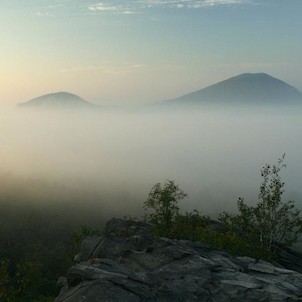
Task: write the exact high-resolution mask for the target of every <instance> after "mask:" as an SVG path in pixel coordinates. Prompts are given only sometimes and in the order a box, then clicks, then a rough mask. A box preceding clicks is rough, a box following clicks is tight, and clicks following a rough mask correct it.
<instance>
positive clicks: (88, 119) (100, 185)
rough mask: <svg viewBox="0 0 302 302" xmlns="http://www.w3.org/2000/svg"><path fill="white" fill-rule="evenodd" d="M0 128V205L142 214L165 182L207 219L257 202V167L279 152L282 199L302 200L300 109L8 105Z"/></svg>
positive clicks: (273, 159)
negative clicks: (37, 109) (91, 109)
mask: <svg viewBox="0 0 302 302" xmlns="http://www.w3.org/2000/svg"><path fill="white" fill-rule="evenodd" d="M0 129H1V131H0V144H1V148H0V159H1V160H0V181H1V183H0V193H1V203H2V204H3V203H4V204H11V205H12V204H19V205H20V204H24V203H26V202H31V203H34V204H36V205H39V206H43V205H45V204H48V207H49V206H50V207H52V206H54V207H55V204H57V203H63V204H65V205H66V211H67V212H68V211H70V209H72V208H73V207H75V206H76V205H81V207H82V209H86V211H87V212H86V214H87V215H86V218H87V217H89V215H96V213H95V211H94V210H92V212H91V213H90V214H89V209H96V208H97V209H98V215H99V216H100V217H107V216H111V215H115V216H123V215H132V216H140V215H142V214H143V209H142V203H143V201H144V200H145V198H146V196H147V194H148V192H149V191H150V189H151V187H152V186H153V185H154V184H155V183H156V182H164V181H165V180H166V179H172V180H175V181H176V183H177V184H179V185H180V187H181V188H182V189H183V190H184V191H185V192H187V193H188V194H189V197H188V198H187V199H186V200H184V201H182V208H183V209H188V210H191V209H194V208H196V209H198V210H200V211H201V212H202V213H205V214H210V215H214V216H215V215H216V214H217V213H219V212H222V211H224V210H233V209H234V208H235V204H236V200H237V198H238V197H239V196H244V197H246V200H247V201H248V203H250V204H253V203H255V202H256V200H257V194H258V189H259V185H260V182H261V177H260V168H261V167H262V166H263V165H264V164H265V163H276V161H277V159H278V158H279V157H281V155H282V154H283V153H286V162H287V164H288V165H287V168H286V169H285V170H284V171H283V172H282V177H283V180H284V181H285V183H286V186H285V187H286V190H287V196H286V197H288V198H292V199H294V200H296V202H297V205H298V206H299V207H301V206H300V205H302V203H301V201H302V199H301V196H302V188H301V181H300V180H301V175H302V163H301V159H300V158H301V147H302V131H301V129H302V119H301V110H300V109H299V110H297V109H295V108H292V109H291V110H284V109H282V110H281V109H280V110H270V109H269V108H266V109H265V110H260V109H255V108H254V109H251V110H250V109H247V108H246V109H244V110H238V109H236V110H235V108H233V109H229V110H222V109H219V110H218V109H217V108H216V109H213V108H212V109H204V110H194V111H190V110H186V111H184V110H174V111H173V112H172V111H167V110H164V111H163V112H160V111H156V110H152V112H148V111H147V110H139V111H132V112H131V111H128V112H122V111H106V112H105V111H104V112H103V111H98V112H81V111H74V112H63V113H62V112H61V113H59V112H54V111H53V112H49V113H46V112H42V111H41V112H32V111H27V110H16V111H13V112H1V113H0ZM84 213H85V211H82V212H81V213H78V215H79V216H81V215H84ZM61 214H62V213H61Z"/></svg>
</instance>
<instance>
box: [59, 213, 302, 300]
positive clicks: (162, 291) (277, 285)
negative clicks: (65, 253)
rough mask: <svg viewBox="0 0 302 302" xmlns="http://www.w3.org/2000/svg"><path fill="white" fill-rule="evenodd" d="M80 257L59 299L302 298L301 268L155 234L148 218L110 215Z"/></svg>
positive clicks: (61, 282)
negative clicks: (231, 253)
mask: <svg viewBox="0 0 302 302" xmlns="http://www.w3.org/2000/svg"><path fill="white" fill-rule="evenodd" d="M287 253H289V251H287ZM287 256H288V255H287ZM295 257H296V258H295V259H296V261H298V260H299V258H298V256H297V255H295ZM76 259H77V261H78V263H77V264H75V265H74V266H72V267H71V268H70V269H69V270H68V272H67V278H63V277H61V278H60V279H59V280H58V284H59V285H60V286H61V287H62V289H61V292H60V294H59V296H58V297H57V298H56V300H55V302H63V301H64V302H84V301H88V302H103V301H111V302H115V301H123V302H128V301H129V302H130V301H131V302H132V301H133V302H136V301H137V302H139V301H150V302H151V301H162V302H164V301H176V302H177V301H201V302H202V301H213V302H214V301H215V302H220V301H221V302H227V301H259V302H260V301H302V274H300V273H299V272H296V271H293V270H291V269H286V268H284V267H281V266H280V265H276V266H274V265H272V264H270V263H268V262H266V261H262V260H255V259H253V258H249V257H232V256H230V255H228V254H227V253H225V252H223V251H219V250H213V249H210V248H208V247H207V246H206V245H203V244H200V243H195V242H191V241H185V240H170V239H167V238H161V239H159V240H153V238H152V227H151V225H150V224H148V223H144V222H131V223H129V222H128V221H126V220H122V219H112V220H110V221H109V222H108V223H107V225H106V228H105V232H104V235H102V236H94V237H88V238H86V239H85V240H84V241H83V243H82V246H81V252H80V254H79V255H77V257H76Z"/></svg>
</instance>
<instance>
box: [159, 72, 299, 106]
mask: <svg viewBox="0 0 302 302" xmlns="http://www.w3.org/2000/svg"><path fill="white" fill-rule="evenodd" d="M299 102H300V103H302V93H301V92H300V91H299V90H298V89H296V88H295V87H293V86H291V85H289V84H287V83H285V82H284V81H281V80H279V79H277V78H274V77H272V76H270V75H268V74H266V73H243V74H240V75H238V76H235V77H232V78H229V79H227V80H224V81H222V82H219V83H216V84H213V85H211V86H208V87H206V88H203V89H200V90H198V91H195V92H192V93H189V94H185V95H183V96H181V97H179V98H176V99H172V100H168V101H164V103H165V104H168V103H174V104H188V103H192V104H202V103H213V104H214V103H225V104H227V103H242V104H246V103H247V104H251V103H252V104H260V103H263V104H272V103H274V104H288V103H299Z"/></svg>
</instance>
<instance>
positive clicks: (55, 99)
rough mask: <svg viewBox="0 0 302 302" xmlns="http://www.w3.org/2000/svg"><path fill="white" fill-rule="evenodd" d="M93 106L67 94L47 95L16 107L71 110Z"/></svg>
mask: <svg viewBox="0 0 302 302" xmlns="http://www.w3.org/2000/svg"><path fill="white" fill-rule="evenodd" d="M94 106H96V105H94V104H92V103H89V102H87V101H86V100H84V99H82V98H81V97H79V96H77V95H75V94H72V93H69V92H56V93H48V94H45V95H42V96H39V97H36V98H34V99H32V100H30V101H27V102H24V103H20V104H19V105H18V107H26V108H39V109H61V108H65V109H72V108H90V107H94Z"/></svg>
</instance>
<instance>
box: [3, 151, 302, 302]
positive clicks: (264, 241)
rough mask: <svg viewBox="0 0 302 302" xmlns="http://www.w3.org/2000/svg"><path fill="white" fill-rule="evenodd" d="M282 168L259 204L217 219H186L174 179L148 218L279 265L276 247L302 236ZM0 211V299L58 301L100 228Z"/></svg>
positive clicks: (48, 214)
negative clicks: (63, 281)
mask: <svg viewBox="0 0 302 302" xmlns="http://www.w3.org/2000/svg"><path fill="white" fill-rule="evenodd" d="M284 167H285V164H284V155H283V156H282V158H281V159H279V161H278V163H277V164H276V165H268V164H267V165H265V166H264V167H263V168H262V169H261V177H262V183H261V185H260V191H259V196H258V203H256V205H255V206H249V205H248V204H246V203H245V200H244V198H239V199H238V202H237V207H238V211H237V214H229V213H225V212H223V213H222V214H220V216H219V221H213V220H211V219H210V217H208V216H204V215H202V214H200V213H199V212H198V211H197V210H194V211H192V212H185V213H181V211H180V205H179V203H180V201H181V200H183V199H184V198H186V197H187V194H186V193H185V192H183V191H182V190H181V189H180V187H179V186H178V185H177V184H175V182H174V181H172V180H167V181H166V182H165V183H164V184H160V183H157V184H155V185H154V186H153V188H152V189H151V191H150V193H149V195H148V197H147V199H146V201H145V202H144V208H145V210H146V216H145V219H147V220H148V221H150V222H152V224H153V227H154V234H155V236H158V237H169V238H175V239H185V240H192V241H199V242H203V243H206V244H208V245H209V246H210V247H212V248H216V249H223V250H226V251H227V252H229V253H231V254H233V255H247V256H250V257H254V258H258V259H259V258H261V259H267V260H271V261H276V260H278V259H277V254H276V253H275V247H276V246H277V245H279V244H284V245H286V246H290V245H292V244H293V243H295V242H296V241H297V239H298V235H299V234H300V233H301V232H302V218H301V211H300V210H298V209H296V208H295V205H294V202H292V201H287V202H284V201H283V200H282V195H283V192H284V182H282V180H281V177H280V172H281V170H282V168H284ZM74 207H75V206H74ZM76 210H79V211H81V210H82V209H81V208H79V207H78V208H76V207H75V209H74V211H76ZM0 212H1V214H0V215H1V225H0V301H4V302H15V301H19V302H26V301H37V302H38V301H41V302H43V301H53V299H54V297H55V296H56V295H57V294H58V292H57V291H58V289H57V287H56V280H57V278H58V277H59V276H61V275H65V273H66V270H67V268H68V267H70V266H71V265H72V263H73V257H74V255H75V254H76V253H77V251H78V250H79V247H80V243H81V241H82V240H83V239H84V238H85V237H86V236H90V235H94V234H96V233H98V231H96V230H95V228H96V225H93V226H86V225H84V226H81V227H78V226H77V225H78V223H77V222H75V221H72V219H71V218H70V217H72V215H71V214H72V213H71V211H70V210H69V209H66V211H65V212H61V214H62V213H63V215H61V216H57V215H56V214H55V213H54V212H52V211H49V210H47V209H44V210H43V209H40V211H38V212H34V211H33V210H32V209H31V208H28V207H25V206H23V207H22V206H21V205H19V206H17V205H13V203H10V204H2V206H1V211H0ZM18 215H19V216H18ZM129 221H130V222H131V218H129ZM102 223H103V221H102V222H101V221H99V226H97V227H98V228H99V227H101V224H102Z"/></svg>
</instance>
